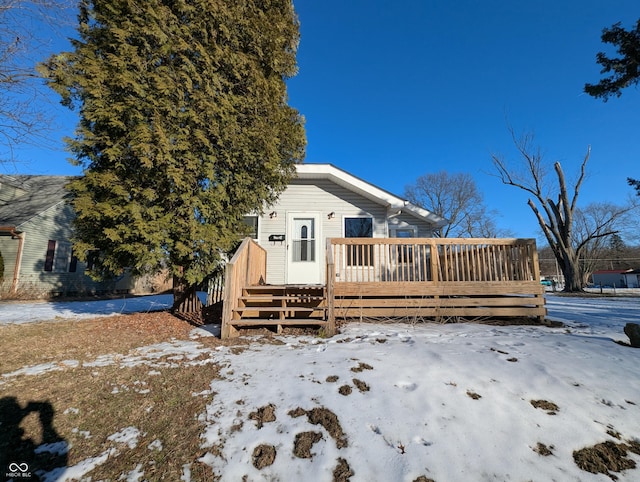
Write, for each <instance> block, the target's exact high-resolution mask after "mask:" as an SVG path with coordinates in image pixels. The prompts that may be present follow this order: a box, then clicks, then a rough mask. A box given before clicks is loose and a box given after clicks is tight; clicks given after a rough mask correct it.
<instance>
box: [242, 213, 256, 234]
mask: <svg viewBox="0 0 640 482" xmlns="http://www.w3.org/2000/svg"><path fill="white" fill-rule="evenodd" d="M243 221H244V224H246V225H247V226H248V232H247V236H250V237H251V239H258V216H256V215H251V216H244V217H243Z"/></svg>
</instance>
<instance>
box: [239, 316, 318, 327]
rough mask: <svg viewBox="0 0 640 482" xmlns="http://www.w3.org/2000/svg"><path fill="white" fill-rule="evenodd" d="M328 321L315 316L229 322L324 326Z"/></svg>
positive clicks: (256, 324) (253, 324) (257, 324)
mask: <svg viewBox="0 0 640 482" xmlns="http://www.w3.org/2000/svg"><path fill="white" fill-rule="evenodd" d="M327 323H328V322H326V321H324V320H316V319H314V318H287V319H285V320H278V319H271V318H267V319H265V318H251V319H243V320H231V321H230V322H229V324H230V325H232V326H263V325H264V326H275V325H289V326H290V325H309V326H324V325H326V324H327Z"/></svg>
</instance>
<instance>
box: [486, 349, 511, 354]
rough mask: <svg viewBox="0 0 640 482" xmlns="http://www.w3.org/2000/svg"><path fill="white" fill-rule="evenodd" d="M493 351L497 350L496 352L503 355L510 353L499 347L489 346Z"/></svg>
mask: <svg viewBox="0 0 640 482" xmlns="http://www.w3.org/2000/svg"><path fill="white" fill-rule="evenodd" d="M489 349H490V350H491V351H495V352H496V353H500V354H501V355H508V354H509V352H508V351H502V350H498V349H497V348H489Z"/></svg>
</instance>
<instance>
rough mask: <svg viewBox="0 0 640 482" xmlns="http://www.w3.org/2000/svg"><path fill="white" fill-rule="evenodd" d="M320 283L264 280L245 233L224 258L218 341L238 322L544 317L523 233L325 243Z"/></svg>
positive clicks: (326, 325) (258, 251)
mask: <svg viewBox="0 0 640 482" xmlns="http://www.w3.org/2000/svg"><path fill="white" fill-rule="evenodd" d="M325 261H326V280H327V283H326V285H324V286H306V285H303V286H293V285H285V286H272V285H266V284H265V283H264V280H265V278H266V253H265V251H264V249H263V248H261V247H260V246H259V245H258V244H256V243H255V242H254V241H252V240H250V239H248V238H247V239H245V240H244V241H243V243H242V245H241V247H240V248H239V249H238V251H237V252H236V255H235V256H234V257H233V259H232V260H231V261H230V262H229V263H228V265H227V268H226V273H225V288H224V289H225V292H224V293H225V294H224V300H225V302H224V310H223V323H222V337H223V338H227V337H231V336H237V335H238V333H239V332H238V329H239V328H242V327H248V326H252V327H256V326H272V327H276V329H277V330H278V331H281V330H282V328H283V327H284V326H292V325H293V326H316V327H322V328H323V329H324V331H325V333H326V334H327V335H329V336H330V335H332V334H334V333H335V330H336V320H345V321H348V320H350V319H359V320H364V319H373V320H375V319H380V318H385V319H389V318H391V319H411V320H415V319H433V320H436V321H447V320H449V319H457V318H467V319H468V318H480V317H491V318H494V317H533V318H536V319H538V320H540V321H542V320H543V319H544V316H545V315H546V309H545V307H544V296H543V293H544V291H543V286H542V285H541V284H540V281H539V279H540V272H539V267H538V258H537V251H536V246H535V241H534V240H532V239H447V238H445V239H440V238H410V239H406V238H404V239H386V238H385V239H377V238H333V239H329V240H327V249H326V253H325Z"/></svg>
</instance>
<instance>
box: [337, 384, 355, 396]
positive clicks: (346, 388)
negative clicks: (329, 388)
mask: <svg viewBox="0 0 640 482" xmlns="http://www.w3.org/2000/svg"><path fill="white" fill-rule="evenodd" d="M351 391H352V390H351V387H350V386H349V385H342V386H341V387H340V388H338V393H339V394H340V395H344V396H345V397H346V396H347V395H351Z"/></svg>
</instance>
